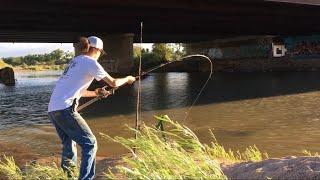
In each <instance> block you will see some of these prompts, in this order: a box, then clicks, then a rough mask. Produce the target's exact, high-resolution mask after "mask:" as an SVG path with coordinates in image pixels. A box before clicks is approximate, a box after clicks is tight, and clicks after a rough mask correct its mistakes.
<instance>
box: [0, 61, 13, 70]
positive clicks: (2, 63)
mask: <svg viewBox="0 0 320 180" xmlns="http://www.w3.org/2000/svg"><path fill="white" fill-rule="evenodd" d="M5 67H11V66H10V65H9V64H7V63H5V62H4V61H3V60H2V59H0V69H2V68H5Z"/></svg>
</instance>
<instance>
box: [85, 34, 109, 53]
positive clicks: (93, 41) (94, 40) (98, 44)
mask: <svg viewBox="0 0 320 180" xmlns="http://www.w3.org/2000/svg"><path fill="white" fill-rule="evenodd" d="M88 41H89V44H90V47H94V48H97V49H99V50H101V51H102V52H103V53H105V52H104V51H103V41H102V40H101V39H100V38H98V37H96V36H90V37H88Z"/></svg>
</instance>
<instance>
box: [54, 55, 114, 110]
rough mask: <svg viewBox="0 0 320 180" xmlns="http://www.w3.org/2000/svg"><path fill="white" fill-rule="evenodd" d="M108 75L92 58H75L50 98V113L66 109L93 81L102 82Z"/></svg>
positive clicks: (84, 56) (82, 56) (81, 56)
mask: <svg viewBox="0 0 320 180" xmlns="http://www.w3.org/2000/svg"><path fill="white" fill-rule="evenodd" d="M107 75H108V73H107V72H106V71H105V70H104V69H103V67H102V66H101V65H100V64H99V63H98V62H97V61H96V60H94V59H92V58H91V57H90V56H86V55H80V56H77V57H75V58H73V59H72V60H71V61H70V63H69V65H68V67H67V68H66V69H65V71H64V72H63V74H62V75H61V77H60V79H59V80H58V81H57V83H56V87H55V88H54V90H53V93H52V95H51V98H50V102H49V107H48V112H51V111H57V110H62V109H66V108H68V107H70V106H72V104H73V101H74V100H75V99H76V101H78V100H79V99H80V97H81V95H82V93H83V92H84V91H85V90H86V89H87V88H88V87H89V85H90V84H91V82H92V81H93V79H96V80H97V81H100V80H101V79H103V78H104V77H106V76H107Z"/></svg>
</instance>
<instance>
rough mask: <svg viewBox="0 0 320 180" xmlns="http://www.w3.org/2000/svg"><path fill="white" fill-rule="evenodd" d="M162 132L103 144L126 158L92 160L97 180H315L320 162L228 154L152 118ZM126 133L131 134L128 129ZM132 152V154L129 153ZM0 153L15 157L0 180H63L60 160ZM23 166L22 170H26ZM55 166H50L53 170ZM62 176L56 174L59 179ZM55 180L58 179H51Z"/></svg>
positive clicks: (253, 152) (0, 169) (0, 165)
mask: <svg viewBox="0 0 320 180" xmlns="http://www.w3.org/2000/svg"><path fill="white" fill-rule="evenodd" d="M157 119H158V120H160V121H159V123H160V122H161V123H163V124H165V127H166V129H170V130H169V131H168V130H167V131H163V130H161V128H159V129H156V128H154V127H150V126H146V125H142V126H141V129H140V131H139V132H138V134H137V135H138V138H133V137H130V138H124V137H110V136H108V135H106V134H102V133H100V136H102V137H104V139H105V140H108V141H114V142H117V143H119V144H122V145H123V146H125V147H126V148H127V149H128V151H129V152H131V153H130V154H123V155H121V156H108V157H106V156H98V157H97V169H96V172H97V179H106V178H108V179H109V178H111V179H141V178H143V177H148V178H151V179H154V177H158V178H159V179H186V178H189V179H194V178H204V177H207V178H209V177H211V178H214V179H217V178H218V179H288V180H289V179H290V180H291V179H318V178H320V157H319V156H318V155H317V154H315V155H314V156H312V154H311V153H310V152H308V154H309V156H303V157H294V156H289V157H284V158H267V157H268V156H267V155H264V154H265V153H261V152H260V150H259V149H258V148H256V147H255V146H251V147H248V148H247V149H246V150H245V151H243V152H240V151H231V150H227V149H225V148H224V147H223V146H221V145H219V144H218V142H217V141H216V140H215V138H214V135H213V134H211V136H212V137H213V141H212V142H211V144H209V145H206V144H202V143H200V142H199V140H198V138H197V136H196V135H195V134H194V133H193V132H192V131H191V130H190V129H189V128H188V127H186V126H183V125H180V124H179V123H177V122H173V121H171V120H170V119H169V118H168V117H167V116H159V117H157ZM131 131H133V132H134V130H133V129H131ZM133 147H135V148H136V152H134V151H133ZM19 148H21V147H19ZM0 149H1V150H2V151H3V150H5V152H3V153H5V154H6V153H9V154H12V153H18V154H17V155H16V156H15V159H16V160H18V161H17V162H14V160H13V159H11V158H10V157H8V156H7V158H5V157H3V158H2V159H1V162H0V177H6V176H7V177H9V179H10V178H11V179H14V178H18V179H19V178H20V177H24V176H26V177H33V178H36V177H47V178H51V177H54V178H61V179H65V175H63V173H62V171H61V169H60V168H58V167H57V165H59V164H60V155H59V154H53V155H52V156H45V157H41V156H32V155H29V154H28V153H27V154H23V153H21V151H20V149H12V148H11V147H10V146H7V145H4V144H0ZM26 164H27V165H26ZM54 164H55V165H54ZM61 173H62V174H61ZM57 175H58V176H57ZM40 179H41V178H40Z"/></svg>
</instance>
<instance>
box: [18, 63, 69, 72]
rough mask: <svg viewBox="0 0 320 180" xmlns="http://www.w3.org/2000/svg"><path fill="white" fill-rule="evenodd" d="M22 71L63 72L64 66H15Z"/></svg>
mask: <svg viewBox="0 0 320 180" xmlns="http://www.w3.org/2000/svg"><path fill="white" fill-rule="evenodd" d="M17 67H19V68H21V69H23V70H31V71H45V70H64V69H65V67H66V65H30V66H29V65H26V64H23V65H21V66H17Z"/></svg>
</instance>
